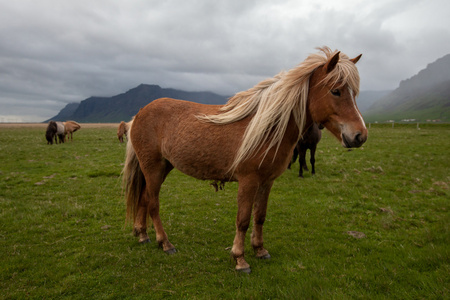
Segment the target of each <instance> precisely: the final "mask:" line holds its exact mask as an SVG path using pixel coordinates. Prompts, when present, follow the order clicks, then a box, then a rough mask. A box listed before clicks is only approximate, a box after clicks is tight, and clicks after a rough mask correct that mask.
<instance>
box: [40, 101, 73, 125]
mask: <svg viewBox="0 0 450 300" xmlns="http://www.w3.org/2000/svg"><path fill="white" fill-rule="evenodd" d="M79 105H80V103H76V102H75V103H69V104H67V105H66V106H65V107H64V108H63V109H61V111H60V112H59V113H58V114H57V115H56V116H54V117H53V118H51V119H49V120H46V121H44V122H45V123H47V122H49V121H50V120H55V121H66V120H70V119H71V117H72V115H73V113H74V112H75V111H76V110H77V108H78V106H79Z"/></svg>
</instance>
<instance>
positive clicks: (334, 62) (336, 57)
mask: <svg viewBox="0 0 450 300" xmlns="http://www.w3.org/2000/svg"><path fill="white" fill-rule="evenodd" d="M339 53H341V52H340V51H338V52H337V53H336V54H335V55H334V56H333V57H332V58H331V59H330V60H329V61H328V62H327V63H326V64H325V70H326V71H327V73H330V72H331V71H333V69H334V67H336V65H337V63H338V61H339Z"/></svg>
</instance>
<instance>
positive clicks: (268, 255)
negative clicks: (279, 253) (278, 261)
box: [258, 253, 272, 259]
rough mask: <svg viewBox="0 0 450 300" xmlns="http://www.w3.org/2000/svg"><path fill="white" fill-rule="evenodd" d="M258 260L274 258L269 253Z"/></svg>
mask: <svg viewBox="0 0 450 300" xmlns="http://www.w3.org/2000/svg"><path fill="white" fill-rule="evenodd" d="M258 258H259V259H271V258H272V257H271V256H270V254H269V253H267V254H266V255H263V256H259V257H258Z"/></svg>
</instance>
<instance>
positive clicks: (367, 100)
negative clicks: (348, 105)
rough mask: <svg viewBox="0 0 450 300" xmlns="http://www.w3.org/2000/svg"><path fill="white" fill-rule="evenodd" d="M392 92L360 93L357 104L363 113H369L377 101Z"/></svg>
mask: <svg viewBox="0 0 450 300" xmlns="http://www.w3.org/2000/svg"><path fill="white" fill-rule="evenodd" d="M391 92H392V91H360V92H359V96H358V99H356V103H357V104H358V108H359V110H360V111H361V113H364V112H365V111H367V110H368V109H369V108H370V107H371V106H372V105H373V104H374V103H375V102H376V101H378V100H380V99H381V98H383V97H384V96H386V95H388V94H389V93H391Z"/></svg>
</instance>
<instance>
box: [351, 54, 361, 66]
mask: <svg viewBox="0 0 450 300" xmlns="http://www.w3.org/2000/svg"><path fill="white" fill-rule="evenodd" d="M361 56H362V54H360V55H358V56H357V57H355V58H352V59H350V61H351V62H352V63H354V64H356V63H357V62H358V60H359V59H360V58H361Z"/></svg>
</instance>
